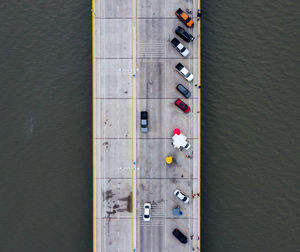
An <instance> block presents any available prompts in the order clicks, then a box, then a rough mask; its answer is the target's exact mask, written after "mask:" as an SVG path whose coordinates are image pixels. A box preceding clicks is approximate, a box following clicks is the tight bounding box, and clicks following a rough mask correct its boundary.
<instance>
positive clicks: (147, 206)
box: [143, 203, 151, 221]
mask: <svg viewBox="0 0 300 252" xmlns="http://www.w3.org/2000/svg"><path fill="white" fill-rule="evenodd" d="M150 209H151V204H150V203H145V204H144V217H143V218H144V221H150Z"/></svg>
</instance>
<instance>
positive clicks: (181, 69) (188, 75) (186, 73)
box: [175, 63, 194, 81]
mask: <svg viewBox="0 0 300 252" xmlns="http://www.w3.org/2000/svg"><path fill="white" fill-rule="evenodd" d="M175 69H176V70H177V72H178V73H180V74H181V75H182V76H183V77H184V78H185V79H186V80H187V81H192V80H193V79H194V75H193V74H191V73H190V71H189V70H188V69H187V68H186V67H185V66H184V65H182V64H181V63H178V64H177V65H176V66H175Z"/></svg>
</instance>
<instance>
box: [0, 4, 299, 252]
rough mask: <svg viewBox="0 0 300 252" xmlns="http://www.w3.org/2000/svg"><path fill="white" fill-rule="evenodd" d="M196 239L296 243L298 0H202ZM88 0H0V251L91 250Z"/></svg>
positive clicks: (265, 246) (219, 245)
mask: <svg viewBox="0 0 300 252" xmlns="http://www.w3.org/2000/svg"><path fill="white" fill-rule="evenodd" d="M202 6H203V13H204V14H203V47H202V48H203V50H202V52H203V60H202V70H203V72H202V76H203V89H202V92H203V93H202V94H203V107H202V108H203V117H202V120H203V130H202V133H203V135H202V138H203V140H202V150H203V154H202V157H203V162H202V167H203V169H202V171H203V186H202V191H203V202H202V206H203V209H202V214H203V216H202V223H203V228H202V233H203V237H202V238H203V245H202V247H203V251H208V252H211V251H212V252H214V251H222V252H224V251H226V252H227V251H230V252H231V251H239V252H241V251H251V252H253V251H273V252H274V251H285V252H286V251H291V252H294V251H300V241H299V237H300V229H299V223H300V210H299V209H300V204H299V198H300V187H299V181H300V176H299V167H300V158H299V153H300V151H299V149H300V148H299V146H300V139H299V136H300V112H299V111H300V101H299V100H300V99H299V97H300V89H299V83H300V78H299V69H300V65H299V51H300V48H299V30H300V19H299V17H300V13H299V10H300V5H299V3H297V1H284V0H280V1H265V0H255V1H249V2H245V1H237V0H234V1H229V0H226V1H216V0H211V1H202ZM90 9H91V1H79V0H72V1H70V0H67V1H63V2H62V1H58V0H53V1H50V2H49V1H41V0H39V1H17V0H12V1H2V2H0V21H1V26H0V31H1V36H0V45H1V48H0V58H1V65H0V69H1V70H0V71H1V85H0V114H1V124H0V125H1V127H0V136H1V144H0V171H1V175H0V237H1V238H0V251H1V252H2V251H5V252H6V251H9V252H10V251H13V252H14V251H18V252H19V251H31V252H35V251H68V252H76V251H91V250H92V159H91V157H92V154H91V150H92V148H91V123H92V121H91V70H92V68H91V17H90Z"/></svg>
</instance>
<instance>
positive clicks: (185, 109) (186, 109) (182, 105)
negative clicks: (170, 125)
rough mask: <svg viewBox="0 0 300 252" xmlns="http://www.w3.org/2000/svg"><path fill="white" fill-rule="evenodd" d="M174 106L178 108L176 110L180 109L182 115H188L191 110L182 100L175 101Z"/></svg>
mask: <svg viewBox="0 0 300 252" xmlns="http://www.w3.org/2000/svg"><path fill="white" fill-rule="evenodd" d="M175 105H176V106H177V107H178V108H180V109H181V110H182V111H183V112H184V113H188V112H190V110H191V108H190V107H189V106H188V105H186V104H185V103H184V102H183V101H182V100H180V99H177V100H176V101H175Z"/></svg>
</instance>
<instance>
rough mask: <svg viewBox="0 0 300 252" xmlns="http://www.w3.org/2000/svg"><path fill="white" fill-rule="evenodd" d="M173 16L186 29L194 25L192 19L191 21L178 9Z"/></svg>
mask: <svg viewBox="0 0 300 252" xmlns="http://www.w3.org/2000/svg"><path fill="white" fill-rule="evenodd" d="M175 15H176V16H177V17H178V18H179V20H180V21H181V22H182V23H184V24H185V25H186V26H187V27H189V28H191V27H193V25H194V21H193V19H191V18H190V17H189V15H188V14H187V13H186V12H184V11H183V10H182V9H180V8H179V9H178V10H177V11H176V12H175Z"/></svg>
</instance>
